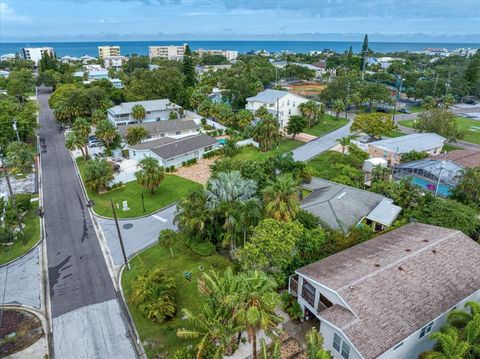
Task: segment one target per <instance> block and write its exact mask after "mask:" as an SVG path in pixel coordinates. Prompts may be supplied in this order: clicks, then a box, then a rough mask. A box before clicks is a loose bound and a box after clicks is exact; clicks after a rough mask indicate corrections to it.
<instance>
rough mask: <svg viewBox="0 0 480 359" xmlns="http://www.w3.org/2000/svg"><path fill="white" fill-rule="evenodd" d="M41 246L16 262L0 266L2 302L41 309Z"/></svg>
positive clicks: (0, 302) (0, 301) (0, 298)
mask: <svg viewBox="0 0 480 359" xmlns="http://www.w3.org/2000/svg"><path fill="white" fill-rule="evenodd" d="M40 248H41V245H39V246H37V247H35V248H34V249H32V250H31V251H30V252H28V253H27V254H25V255H24V256H23V257H21V258H20V259H18V260H16V261H15V262H13V263H11V264H7V265H5V266H2V267H0V304H16V305H27V306H29V307H33V308H37V309H40V306H41V303H40V264H39V258H40ZM2 250H3V248H2Z"/></svg>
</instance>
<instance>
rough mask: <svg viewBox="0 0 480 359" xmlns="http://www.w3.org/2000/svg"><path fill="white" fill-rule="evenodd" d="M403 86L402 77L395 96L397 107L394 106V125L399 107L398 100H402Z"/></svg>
mask: <svg viewBox="0 0 480 359" xmlns="http://www.w3.org/2000/svg"><path fill="white" fill-rule="evenodd" d="M402 86H403V78H402V77H400V85H399V86H398V87H397V94H396V95H395V105H394V106H393V123H395V114H396V112H397V105H398V100H399V99H400V93H401V91H402Z"/></svg>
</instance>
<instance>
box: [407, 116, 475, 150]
mask: <svg viewBox="0 0 480 359" xmlns="http://www.w3.org/2000/svg"><path fill="white" fill-rule="evenodd" d="M456 120H457V124H458V129H459V130H460V132H462V133H463V138H462V140H463V141H466V142H471V143H476V144H479V145H480V121H478V120H474V119H471V118H466V117H461V116H457V117H456ZM399 123H400V125H402V126H405V127H410V128H413V120H403V121H399Z"/></svg>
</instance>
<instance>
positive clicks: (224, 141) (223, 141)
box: [217, 138, 227, 145]
mask: <svg viewBox="0 0 480 359" xmlns="http://www.w3.org/2000/svg"><path fill="white" fill-rule="evenodd" d="M217 142H218V143H220V144H222V145H224V144H225V143H226V142H227V140H226V139H225V138H218V139H217Z"/></svg>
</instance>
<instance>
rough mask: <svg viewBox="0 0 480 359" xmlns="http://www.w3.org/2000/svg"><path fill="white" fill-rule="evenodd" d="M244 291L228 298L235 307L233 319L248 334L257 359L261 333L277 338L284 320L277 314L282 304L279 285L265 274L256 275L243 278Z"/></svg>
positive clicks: (242, 287) (248, 274) (239, 291)
mask: <svg viewBox="0 0 480 359" xmlns="http://www.w3.org/2000/svg"><path fill="white" fill-rule="evenodd" d="M239 277H240V288H238V290H237V291H236V292H235V293H233V294H232V295H230V296H229V297H228V302H229V303H230V304H231V305H233V308H234V314H233V317H234V319H235V320H237V321H238V322H239V323H240V325H241V326H242V327H243V328H244V329H245V330H246V331H247V335H248V339H249V341H250V342H251V343H252V350H253V359H257V333H258V331H260V330H262V331H264V332H265V333H266V334H267V335H269V336H271V335H272V334H274V332H275V329H276V327H277V325H278V324H280V323H282V321H283V318H281V317H279V316H277V315H276V314H275V310H276V308H277V306H278V304H279V303H280V297H279V295H278V294H277V293H276V291H275V290H276V287H277V284H276V283H275V281H274V280H273V279H271V278H270V277H268V276H267V275H266V274H264V273H263V272H259V271H252V272H248V273H243V274H240V275H239Z"/></svg>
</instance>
